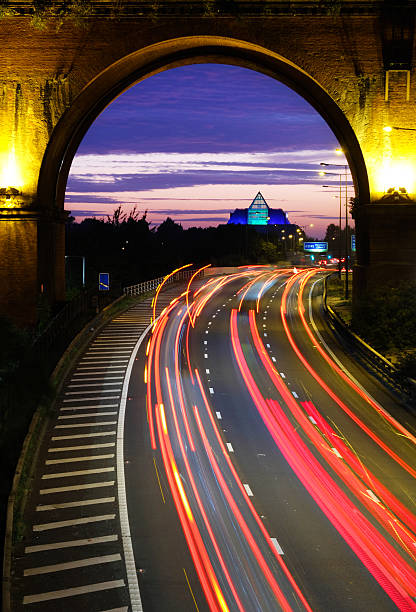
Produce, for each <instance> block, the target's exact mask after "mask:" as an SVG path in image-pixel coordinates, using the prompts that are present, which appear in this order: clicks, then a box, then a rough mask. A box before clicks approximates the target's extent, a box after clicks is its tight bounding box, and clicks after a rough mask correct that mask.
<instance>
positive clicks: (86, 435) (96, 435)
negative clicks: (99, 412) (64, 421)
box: [51, 431, 116, 441]
mask: <svg viewBox="0 0 416 612" xmlns="http://www.w3.org/2000/svg"><path fill="white" fill-rule="evenodd" d="M115 434H116V432H115V431H103V432H96V433H84V434H75V435H73V436H53V437H52V438H51V439H52V440H54V441H55V440H75V439H78V438H102V437H104V436H114V435H115Z"/></svg>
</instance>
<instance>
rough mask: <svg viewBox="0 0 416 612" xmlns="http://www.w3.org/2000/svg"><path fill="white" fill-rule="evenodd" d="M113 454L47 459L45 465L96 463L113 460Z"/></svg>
mask: <svg viewBox="0 0 416 612" xmlns="http://www.w3.org/2000/svg"><path fill="white" fill-rule="evenodd" d="M113 458H114V453H112V454H108V455H90V456H89V457H67V458H65V459H48V460H47V461H45V465H57V464H58V463H77V462H78V461H98V460H102V459H113Z"/></svg>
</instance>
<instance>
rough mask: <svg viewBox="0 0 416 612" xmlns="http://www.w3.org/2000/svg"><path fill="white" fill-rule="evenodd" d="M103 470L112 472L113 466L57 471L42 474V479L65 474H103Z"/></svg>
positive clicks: (64, 476) (59, 476) (63, 476)
mask: <svg viewBox="0 0 416 612" xmlns="http://www.w3.org/2000/svg"><path fill="white" fill-rule="evenodd" d="M105 472H114V467H108V468H97V469H96V470H77V471H76V472H57V473H56V474H44V475H43V476H42V480H49V479H51V478H66V477H67V476H86V475H87V474H103V473H105Z"/></svg>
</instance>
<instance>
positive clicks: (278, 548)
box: [270, 538, 285, 555]
mask: <svg viewBox="0 0 416 612" xmlns="http://www.w3.org/2000/svg"><path fill="white" fill-rule="evenodd" d="M270 539H271V541H272V543H273V546H274V547H275V549H276V550H277V552H278V554H279V555H284V554H285V553H284V552H283V548H282V547H281V546H280V544H279V542H278V541H277V540H276V538H270Z"/></svg>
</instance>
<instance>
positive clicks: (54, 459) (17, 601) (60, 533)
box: [4, 285, 178, 612]
mask: <svg viewBox="0 0 416 612" xmlns="http://www.w3.org/2000/svg"><path fill="white" fill-rule="evenodd" d="M177 294H178V286H177V285H176V286H173V287H170V288H169V289H167V290H165V291H163V292H162V293H161V294H160V295H159V298H158V313H157V314H159V313H160V311H161V310H162V309H163V308H164V307H165V306H167V305H168V304H169V302H170V301H171V300H172V298H173V297H174V296H176V295H177ZM151 304H152V298H148V299H145V300H143V301H140V302H138V303H137V304H136V305H135V306H133V307H131V308H130V309H129V310H127V311H126V312H124V313H122V314H119V315H117V316H115V318H114V319H112V320H111V321H110V322H109V323H108V324H107V325H105V327H103V328H101V330H100V331H99V332H98V333H97V334H96V335H95V336H94V337H93V338H92V339H91V340H90V342H89V344H88V346H87V348H86V349H85V351H84V352H83V353H82V354H81V355H80V356H79V357H78V358H77V360H76V363H74V365H73V367H72V369H71V371H70V372H69V373H68V376H67V378H66V380H65V382H64V384H63V386H62V388H61V393H60V395H59V397H58V398H57V401H56V403H55V409H56V410H55V412H54V414H53V415H52V416H51V417H50V418H49V421H48V423H47V427H46V433H45V435H44V436H43V439H42V440H41V441H40V447H39V452H38V454H37V459H36V464H35V466H34V469H33V473H32V477H31V481H30V484H29V488H30V492H29V494H28V498H27V500H26V505H25V510H24V516H23V522H22V525H21V526H20V529H21V531H22V532H23V535H21V536H20V538H18V541H17V542H15V543H14V546H13V549H12V555H11V572H10V589H9V594H8V595H9V597H6V598H5V601H4V606H5V607H4V610H5V611H6V612H9V610H11V611H13V612H18V611H22V610H25V611H27V612H31V611H32V610H33V611H39V612H56V611H57V610H59V611H60V612H70V611H72V612H73V610H75V609H77V610H88V612H127V611H128V610H135V611H136V610H141V602H140V594H139V591H138V586H137V574H136V568H135V566H134V563H133V555H132V553H131V546H130V537H129V533H128V521H127V506H126V500H125V490H124V468H123V466H124V457H123V432H124V411H125V407H126V400H127V390H128V378H129V375H130V371H131V367H132V363H133V361H134V358H135V354H136V352H137V350H138V346H139V344H140V341H141V340H144V338H145V336H146V333H147V330H148V328H149V324H150V317H151V312H152V306H151ZM126 377H127V378H126ZM125 381H126V382H125ZM22 526H23V528H22ZM15 539H16V538H15ZM9 598H10V599H9ZM8 599H9V601H8ZM8 607H9V610H8Z"/></svg>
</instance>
